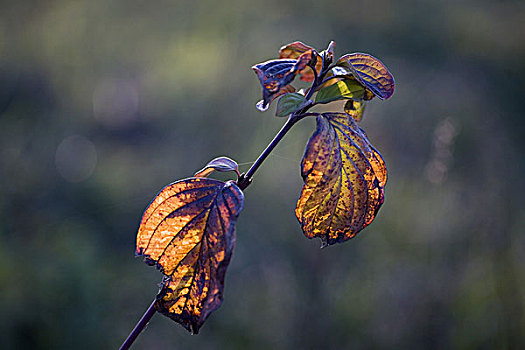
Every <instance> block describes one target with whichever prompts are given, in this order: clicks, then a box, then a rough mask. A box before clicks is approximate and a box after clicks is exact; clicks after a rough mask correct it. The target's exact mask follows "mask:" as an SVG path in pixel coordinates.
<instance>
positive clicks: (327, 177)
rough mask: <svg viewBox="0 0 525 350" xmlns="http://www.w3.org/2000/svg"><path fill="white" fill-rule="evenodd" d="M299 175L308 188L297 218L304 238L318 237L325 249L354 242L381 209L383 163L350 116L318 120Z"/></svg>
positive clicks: (324, 116) (334, 115)
mask: <svg viewBox="0 0 525 350" xmlns="http://www.w3.org/2000/svg"><path fill="white" fill-rule="evenodd" d="M301 174H302V177H303V180H304V186H303V189H302V192H301V196H300V197H299V199H298V201H297V207H296V209H295V214H296V216H297V219H298V220H299V222H300V223H301V227H302V229H303V232H304V234H305V236H306V237H308V238H314V237H319V238H320V239H321V241H322V242H323V246H326V245H330V244H335V243H341V242H344V241H346V240H348V239H350V238H353V237H354V236H355V235H356V234H357V233H358V232H359V231H361V230H362V229H363V228H365V227H366V226H367V225H369V224H370V223H371V222H372V220H374V218H375V216H376V214H377V211H378V210H379V208H380V207H381V205H382V204H383V200H384V187H385V184H386V179H387V170H386V167H385V163H384V161H383V158H382V157H381V155H380V154H379V152H377V150H376V149H375V148H374V147H372V145H371V144H370V142H369V141H368V138H367V137H366V134H365V133H364V131H363V130H362V129H361V128H359V126H357V124H356V123H355V121H354V119H353V118H352V117H350V116H349V115H348V114H345V113H324V114H322V115H320V116H318V117H317V129H316V131H315V132H314V134H313V135H312V137H311V138H310V140H309V141H308V144H307V147H306V150H305V154H304V157H303V160H302V163H301Z"/></svg>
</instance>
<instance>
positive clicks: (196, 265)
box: [136, 178, 244, 334]
mask: <svg viewBox="0 0 525 350" xmlns="http://www.w3.org/2000/svg"><path fill="white" fill-rule="evenodd" d="M243 204H244V195H243V193H242V191H241V190H240V189H239V188H238V187H237V185H236V184H235V183H234V182H232V181H228V182H226V183H225V182H222V181H218V180H214V179H208V178H189V179H184V180H180V181H177V182H175V183H173V184H171V185H168V186H166V187H165V188H164V189H163V190H162V191H160V193H159V194H158V195H157V196H156V197H155V198H154V199H153V201H152V202H151V204H150V205H149V206H148V208H147V209H146V211H145V212H144V215H143V217H142V220H141V223H140V227H139V231H138V233H137V248H136V255H137V256H143V257H144V260H145V261H146V263H147V264H148V265H155V266H156V267H157V268H158V269H159V270H161V272H162V273H163V274H164V279H163V282H162V288H161V291H160V292H159V294H158V295H157V298H156V303H155V308H156V310H157V311H159V312H161V313H162V314H164V315H166V316H168V317H170V318H171V319H173V320H174V321H176V322H178V323H180V324H181V325H183V326H184V327H185V328H186V329H187V330H189V331H190V332H192V333H195V334H196V333H198V331H199V328H200V327H201V326H202V324H203V323H204V321H205V320H206V318H207V317H208V316H209V315H210V313H211V312H213V311H214V310H216V309H217V308H218V307H219V306H220V305H221V303H222V298H223V296H222V293H223V289H224V276H225V273H226V268H227V267H228V264H229V262H230V258H231V254H232V251H233V248H234V245H235V222H236V221H237V217H238V215H239V212H240V211H241V210H242V207H243Z"/></svg>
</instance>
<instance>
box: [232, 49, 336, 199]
mask: <svg viewBox="0 0 525 350" xmlns="http://www.w3.org/2000/svg"><path fill="white" fill-rule="evenodd" d="M321 58H322V60H323V64H322V65H321V72H320V75H319V76H318V74H317V72H316V70H315V68H312V70H313V71H314V74H315V75H314V82H313V84H312V86H311V87H310V90H309V91H308V93H307V94H306V96H305V100H306V101H309V100H310V98H311V97H312V95H313V94H314V92H315V89H317V88H318V87H319V86H320V85H321V84H322V83H321V81H322V80H323V78H324V77H325V75H326V73H327V72H328V70H329V67H326V60H325V57H324V56H322V57H321ZM314 104H315V103H309V104H307V105H306V106H305V107H303V108H301V109H300V110H297V111H295V112H293V113H292V114H290V117H288V120H287V121H286V123H285V124H284V125H283V127H282V128H281V130H279V132H278V133H277V135H275V137H274V138H273V140H272V141H271V142H270V144H269V145H268V146H266V148H265V149H264V151H263V152H262V153H261V155H260V156H259V158H257V160H256V161H255V162H254V163H253V165H252V166H251V167H250V169H248V171H247V172H246V174H243V175H241V177H240V178H239V180H238V183H237V185H238V186H239V188H240V189H241V190H244V189H245V188H246V187H248V186H249V185H250V183H251V182H252V177H253V174H255V172H256V171H257V169H259V167H260V166H261V164H262V162H264V160H265V159H266V158H267V157H268V156H269V155H270V153H272V151H273V149H274V148H275V147H276V146H277V144H278V143H279V142H280V141H281V140H282V138H283V137H284V135H286V133H287V132H288V131H289V130H290V129H291V128H292V126H293V125H294V124H295V123H297V122H298V121H299V120H301V119H302V118H304V117H306V116H309V115H315V114H313V113H306V111H308V109H310V108H311V107H312V106H313V105H314Z"/></svg>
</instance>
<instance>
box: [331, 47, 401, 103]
mask: <svg viewBox="0 0 525 350" xmlns="http://www.w3.org/2000/svg"><path fill="white" fill-rule="evenodd" d="M337 66H338V67H340V68H342V69H343V70H344V71H345V73H346V74H352V75H353V76H354V77H355V78H356V79H357V80H358V81H359V82H360V83H361V84H363V86H364V87H366V88H367V89H368V90H370V91H371V92H372V93H373V94H374V95H375V96H377V97H379V98H380V99H381V100H387V99H389V98H390V97H391V96H392V94H393V93H394V87H395V82H394V77H393V76H392V74H390V72H389V71H388V68H386V66H385V65H384V64H383V63H382V62H381V61H380V60H378V59H377V58H375V57H374V56H371V55H369V54H366V53H351V54H347V55H344V56H343V57H341V58H340V59H339V60H337ZM370 98H371V97H370ZM370 98H368V99H370Z"/></svg>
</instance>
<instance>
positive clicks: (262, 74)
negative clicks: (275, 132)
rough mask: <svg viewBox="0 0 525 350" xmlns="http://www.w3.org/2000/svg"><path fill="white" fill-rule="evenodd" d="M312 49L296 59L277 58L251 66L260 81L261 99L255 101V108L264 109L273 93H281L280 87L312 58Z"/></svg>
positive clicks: (272, 97) (289, 80) (287, 83)
mask: <svg viewBox="0 0 525 350" xmlns="http://www.w3.org/2000/svg"><path fill="white" fill-rule="evenodd" d="M312 54H313V53H312V51H307V52H304V53H303V54H302V55H300V56H299V57H298V58H297V59H277V60H270V61H266V62H263V63H259V64H256V65H255V66H253V67H252V69H253V70H254V71H255V74H257V77H258V78H259V81H260V82H261V86H262V88H263V99H262V101H260V102H259V103H257V109H259V110H260V111H265V110H267V109H268V106H269V105H270V102H271V101H273V99H274V98H275V95H278V94H282V89H283V88H285V87H286V86H287V85H289V84H290V83H291V82H292V81H293V80H294V78H295V76H296V75H297V73H298V72H299V71H301V70H303V69H304V68H305V67H306V66H307V65H308V63H310V61H311V60H312Z"/></svg>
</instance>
